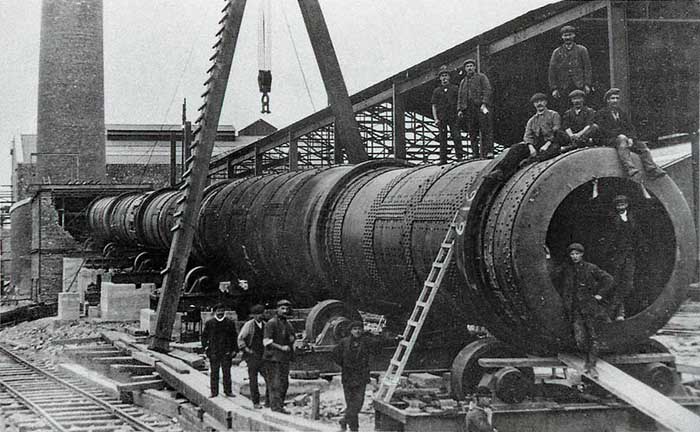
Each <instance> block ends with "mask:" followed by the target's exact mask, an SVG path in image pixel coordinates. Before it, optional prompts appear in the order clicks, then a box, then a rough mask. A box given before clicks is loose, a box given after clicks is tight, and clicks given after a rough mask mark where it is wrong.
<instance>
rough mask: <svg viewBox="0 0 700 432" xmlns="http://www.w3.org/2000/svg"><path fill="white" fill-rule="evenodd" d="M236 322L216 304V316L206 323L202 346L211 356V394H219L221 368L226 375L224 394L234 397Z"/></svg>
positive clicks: (208, 355)
mask: <svg viewBox="0 0 700 432" xmlns="http://www.w3.org/2000/svg"><path fill="white" fill-rule="evenodd" d="M236 339H237V334H236V324H235V323H234V322H233V320H232V319H229V318H226V316H225V311H224V307H223V306H222V305H220V304H217V305H216V306H214V317H213V318H211V319H209V321H207V322H206V323H205V324H204V329H203V330H202V348H204V352H206V354H207V357H208V358H209V385H210V390H211V393H210V396H209V397H216V396H218V395H219V369H221V372H222V375H223V377H224V394H225V395H226V396H229V397H233V391H232V390H231V360H232V359H233V357H235V356H236V354H237V353H238V347H237V344H236Z"/></svg>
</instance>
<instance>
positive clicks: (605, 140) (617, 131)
mask: <svg viewBox="0 0 700 432" xmlns="http://www.w3.org/2000/svg"><path fill="white" fill-rule="evenodd" d="M621 97H622V96H621V95H620V89H618V88H614V87H613V88H611V89H610V90H608V91H607V92H605V102H606V103H607V106H606V107H605V108H602V109H600V110H598V112H597V113H596V115H595V118H594V120H593V122H594V124H595V126H596V128H597V129H598V135H599V137H600V139H601V141H602V144H603V145H606V146H609V147H614V148H616V149H617V156H618V158H619V159H620V163H622V167H623V169H624V170H625V172H626V173H627V175H628V176H629V177H630V178H632V179H636V178H637V177H638V174H639V170H638V169H637V167H636V166H635V165H634V163H633V162H632V156H631V154H630V151H633V152H635V153H637V154H638V155H639V157H640V159H641V160H642V166H643V167H644V171H645V172H646V175H647V176H648V177H649V178H651V179H656V178H659V177H662V176H665V175H666V171H664V170H662V169H661V168H659V167H658V166H657V165H656V163H655V162H654V159H652V157H651V152H650V151H649V148H648V147H647V145H646V144H645V143H644V142H643V141H638V140H637V138H636V133H635V130H634V125H633V124H632V120H631V119H630V116H629V114H628V113H627V112H626V111H625V110H623V109H622V107H620V102H621Z"/></svg>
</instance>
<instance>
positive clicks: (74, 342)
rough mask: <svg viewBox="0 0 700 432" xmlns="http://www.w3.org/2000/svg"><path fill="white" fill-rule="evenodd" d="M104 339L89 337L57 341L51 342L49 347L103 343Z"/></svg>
mask: <svg viewBox="0 0 700 432" xmlns="http://www.w3.org/2000/svg"><path fill="white" fill-rule="evenodd" d="M102 340H103V339H102V337H89V338H77V339H56V340H52V341H49V345H81V344H89V343H95V342H100V341H102Z"/></svg>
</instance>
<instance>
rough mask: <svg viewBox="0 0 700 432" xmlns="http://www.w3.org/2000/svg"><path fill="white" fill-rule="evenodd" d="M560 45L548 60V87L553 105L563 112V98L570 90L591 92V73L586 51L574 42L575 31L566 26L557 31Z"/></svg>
mask: <svg viewBox="0 0 700 432" xmlns="http://www.w3.org/2000/svg"><path fill="white" fill-rule="evenodd" d="M559 33H560V34H561V39H562V41H563V43H562V45H561V46H559V47H557V48H556V49H555V50H554V52H552V57H551V58H550V60H549V87H550V88H551V90H552V97H554V101H555V104H556V105H558V106H559V107H560V109H561V110H562V111H563V110H564V109H565V108H564V107H565V106H566V102H565V99H564V98H565V97H566V96H567V95H568V94H569V93H570V92H571V91H572V90H576V89H578V90H583V91H584V93H585V94H589V93H590V92H591V82H592V71H591V59H590V57H589V56H588V49H587V48H586V47H585V46H583V45H579V44H577V43H576V42H574V39H575V38H576V29H575V28H574V27H573V26H570V25H566V26H564V27H562V28H561V30H559Z"/></svg>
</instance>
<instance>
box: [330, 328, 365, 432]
mask: <svg viewBox="0 0 700 432" xmlns="http://www.w3.org/2000/svg"><path fill="white" fill-rule="evenodd" d="M363 331H364V325H363V323H362V321H354V322H353V323H352V324H350V335H349V336H347V337H344V338H343V339H341V340H340V342H339V343H338V345H336V347H335V349H334V350H333V360H334V361H335V362H336V363H337V364H338V366H340V370H341V381H342V383H343V394H344V395H345V415H344V416H343V418H342V419H341V420H340V428H341V429H342V430H346V428H347V427H350V430H351V431H356V430H358V427H359V423H358V419H357V416H358V414H359V413H360V410H361V409H362V404H363V403H364V401H365V389H366V387H367V383H368V382H369V356H370V353H371V352H370V351H371V350H372V348H371V345H370V342H369V341H368V340H367V339H366V337H365V336H363Z"/></svg>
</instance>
